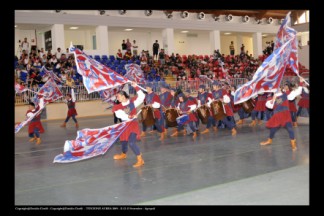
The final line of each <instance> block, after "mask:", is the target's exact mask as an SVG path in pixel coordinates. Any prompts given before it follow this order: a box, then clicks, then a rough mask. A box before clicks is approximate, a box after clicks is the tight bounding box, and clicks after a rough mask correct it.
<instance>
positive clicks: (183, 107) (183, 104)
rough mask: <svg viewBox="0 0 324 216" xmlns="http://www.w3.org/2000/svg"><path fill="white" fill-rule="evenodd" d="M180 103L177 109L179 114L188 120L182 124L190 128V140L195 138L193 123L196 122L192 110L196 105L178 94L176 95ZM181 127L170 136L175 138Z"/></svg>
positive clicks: (181, 94)
mask: <svg viewBox="0 0 324 216" xmlns="http://www.w3.org/2000/svg"><path fill="white" fill-rule="evenodd" d="M178 97H179V101H180V103H179V104H178V109H179V110H180V112H181V114H187V115H188V117H189V118H188V120H187V121H186V122H184V123H183V124H184V125H186V126H187V127H188V126H189V127H190V130H191V131H193V135H192V138H193V139H195V138H196V137H197V132H196V130H197V128H196V125H195V122H196V121H197V119H196V116H195V115H194V114H193V113H192V111H193V110H194V109H196V107H197V105H196V104H195V103H194V102H193V101H192V100H188V98H187V97H186V96H184V94H183V93H180V94H179V95H178ZM180 129H181V127H179V126H178V130H177V131H176V132H175V133H173V134H172V135H171V136H177V135H178V133H179V130H180Z"/></svg>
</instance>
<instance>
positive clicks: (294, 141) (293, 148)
mask: <svg viewBox="0 0 324 216" xmlns="http://www.w3.org/2000/svg"><path fill="white" fill-rule="evenodd" d="M290 144H291V149H292V150H293V151H296V150H297V145H296V139H293V140H290Z"/></svg>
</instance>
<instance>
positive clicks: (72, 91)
mask: <svg viewBox="0 0 324 216" xmlns="http://www.w3.org/2000/svg"><path fill="white" fill-rule="evenodd" d="M71 96H72V102H75V94H74V89H73V88H72V89H71Z"/></svg>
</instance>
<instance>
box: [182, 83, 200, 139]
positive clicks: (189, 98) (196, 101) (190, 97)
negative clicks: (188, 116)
mask: <svg viewBox="0 0 324 216" xmlns="http://www.w3.org/2000/svg"><path fill="white" fill-rule="evenodd" d="M183 94H184V96H185V97H187V98H188V100H191V101H192V102H194V104H195V105H196V106H198V100H197V98H194V97H192V96H191V95H190V94H191V92H190V90H189V89H187V90H186V91H185V92H184V93H183ZM192 113H193V114H194V115H195V116H196V119H197V121H196V130H198V127H199V118H198V113H197V112H196V109H195V110H194V111H192ZM187 129H189V130H188V133H189V134H191V133H193V132H194V131H192V130H191V129H190V127H187ZM186 133H187V132H186Z"/></svg>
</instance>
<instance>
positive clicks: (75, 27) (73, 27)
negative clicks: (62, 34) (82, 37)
mask: <svg viewBox="0 0 324 216" xmlns="http://www.w3.org/2000/svg"><path fill="white" fill-rule="evenodd" d="M70 29H71V30H76V29H79V27H77V26H72V27H70Z"/></svg>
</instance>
